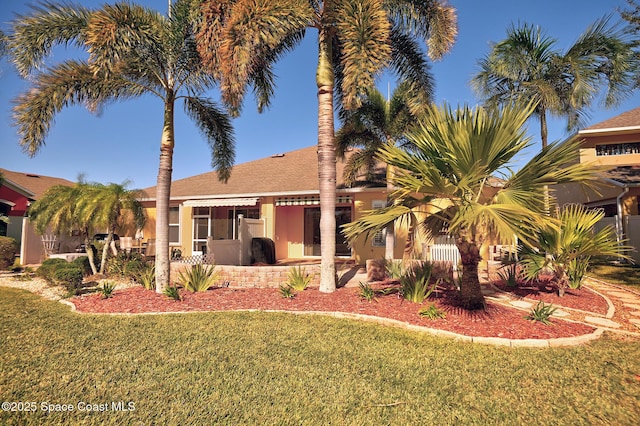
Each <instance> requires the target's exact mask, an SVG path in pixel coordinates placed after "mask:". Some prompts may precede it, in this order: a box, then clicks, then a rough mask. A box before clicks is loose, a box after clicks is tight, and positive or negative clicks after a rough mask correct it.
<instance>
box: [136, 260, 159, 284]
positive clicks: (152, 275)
mask: <svg viewBox="0 0 640 426" xmlns="http://www.w3.org/2000/svg"><path fill="white" fill-rule="evenodd" d="M138 280H139V283H140V284H142V286H143V287H144V288H146V289H147V290H155V289H156V267H155V266H154V265H151V266H146V267H145V268H144V269H142V270H141V271H140V275H139V276H138Z"/></svg>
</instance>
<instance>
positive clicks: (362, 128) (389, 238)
mask: <svg viewBox="0 0 640 426" xmlns="http://www.w3.org/2000/svg"><path fill="white" fill-rule="evenodd" d="M416 97H417V96H416V94H415V93H413V92H412V91H411V87H410V85H409V84H407V83H402V84H400V85H398V86H397V87H396V89H395V90H394V92H393V94H392V95H391V98H390V99H385V98H384V96H383V95H382V93H380V92H379V91H378V90H377V89H375V88H371V89H369V91H368V92H367V96H366V97H365V98H364V99H363V100H362V104H361V106H360V107H359V108H356V109H350V110H348V109H344V108H343V109H341V111H340V122H341V123H342V127H341V128H340V129H339V130H338V132H337V133H336V153H337V155H338V157H339V158H344V157H345V154H346V152H347V151H349V150H351V149H352V148H354V147H355V148H358V150H357V151H355V152H353V153H352V154H351V156H350V157H349V159H348V160H347V163H346V165H345V169H344V181H345V183H346V184H347V185H352V184H353V183H354V182H355V181H356V178H357V176H358V175H360V174H362V173H366V175H367V180H373V179H374V173H375V169H376V166H377V164H378V161H377V155H378V150H379V149H380V148H381V147H382V146H384V145H385V144H387V143H389V144H394V145H399V146H406V145H407V144H408V141H407V139H406V137H405V134H406V132H407V130H408V129H409V127H410V126H411V125H412V124H413V123H414V122H415V121H416V115H417V114H419V111H416V109H415V108H412V103H413V101H414V99H416ZM386 173H387V176H388V175H389V174H390V173H391V170H390V169H389V168H388V167H387V172H386ZM386 184H387V194H390V193H391V192H392V191H393V185H392V184H391V182H390V181H389V180H388V179H386ZM387 201H389V199H388V200H387ZM394 246H395V235H394V224H389V226H388V227H387V229H386V233H385V258H386V259H393V257H394V256H393V250H394Z"/></svg>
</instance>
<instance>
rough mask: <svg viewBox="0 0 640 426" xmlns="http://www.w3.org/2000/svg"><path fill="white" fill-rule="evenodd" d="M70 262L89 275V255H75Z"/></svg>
mask: <svg viewBox="0 0 640 426" xmlns="http://www.w3.org/2000/svg"><path fill="white" fill-rule="evenodd" d="M71 263H72V264H74V265H76V266H77V267H79V268H80V269H82V273H83V274H84V275H91V274H92V273H93V271H92V270H91V262H89V257H87V256H80V257H77V258H75V259H73V262H71Z"/></svg>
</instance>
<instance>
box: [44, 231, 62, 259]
mask: <svg viewBox="0 0 640 426" xmlns="http://www.w3.org/2000/svg"><path fill="white" fill-rule="evenodd" d="M42 247H44V254H45V256H46V257H47V258H49V256H51V255H52V254H55V253H57V252H58V249H59V248H60V242H59V241H58V237H57V236H56V235H55V234H44V235H42Z"/></svg>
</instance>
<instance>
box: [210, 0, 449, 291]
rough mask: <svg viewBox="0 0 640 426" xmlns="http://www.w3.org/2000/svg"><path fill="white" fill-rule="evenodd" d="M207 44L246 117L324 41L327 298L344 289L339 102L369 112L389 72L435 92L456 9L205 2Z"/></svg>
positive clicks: (336, 1) (321, 111)
mask: <svg viewBox="0 0 640 426" xmlns="http://www.w3.org/2000/svg"><path fill="white" fill-rule="evenodd" d="M201 12H202V26H201V27H200V31H199V32H198V35H197V39H198V44H199V47H200V52H201V54H202V56H203V58H204V59H205V60H206V61H207V62H208V63H209V64H210V65H211V67H212V68H211V70H212V71H213V72H215V71H216V70H217V71H219V73H220V74H219V75H220V79H221V90H222V93H223V97H224V99H225V100H226V101H227V102H228V103H229V104H230V105H233V106H235V107H236V108H237V109H239V108H240V106H241V105H242V100H243V97H244V94H245V92H246V91H247V88H248V86H250V85H251V86H253V88H254V91H255V93H256V95H257V100H258V107H259V108H262V107H265V106H268V105H269V97H270V95H271V94H272V93H273V91H274V78H275V76H274V74H273V71H272V65H273V63H274V62H275V61H276V60H277V59H279V58H280V57H281V56H282V55H283V54H284V53H286V52H288V51H290V50H292V49H293V48H294V47H295V46H297V45H298V44H299V42H300V41H301V40H302V39H303V38H304V36H305V34H306V31H307V29H312V30H316V31H317V32H318V66H317V69H316V85H317V90H318V179H319V189H320V211H321V218H320V239H321V274H320V275H321V278H320V291H323V292H332V291H334V290H335V288H336V283H335V264H334V257H335V231H336V222H335V195H336V167H335V163H336V153H335V134H334V132H335V129H334V89H337V90H336V93H335V97H336V98H338V100H339V102H341V103H343V105H344V106H345V107H347V108H352V107H357V106H359V105H360V102H361V97H362V95H363V94H364V93H365V92H366V90H368V88H370V87H372V86H373V83H374V79H375V77H376V76H377V75H378V74H379V73H380V72H381V70H383V69H384V68H386V67H391V68H393V70H394V71H396V72H397V73H399V74H400V75H401V76H402V77H404V78H405V79H406V80H407V81H409V82H410V83H411V84H412V85H414V87H415V88H416V89H424V90H423V91H424V92H425V93H430V92H431V84H432V81H431V78H430V75H429V73H428V62H427V58H426V56H425V54H424V52H423V49H422V48H421V44H420V40H419V39H425V40H426V43H427V46H428V55H429V57H431V58H432V59H438V58H440V57H441V56H442V55H444V54H445V53H446V52H447V51H448V50H449V49H450V48H451V46H452V44H453V42H454V39H455V36H456V34H457V28H456V15H455V10H454V9H453V8H452V7H449V6H448V5H447V4H446V3H445V0H426V1H421V2H416V1H412V0H400V1H398V0H394V1H387V0H358V1H353V0H333V1H315V0H314V1H308V0H226V1H213V0H205V1H203V2H202V5H201Z"/></svg>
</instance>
